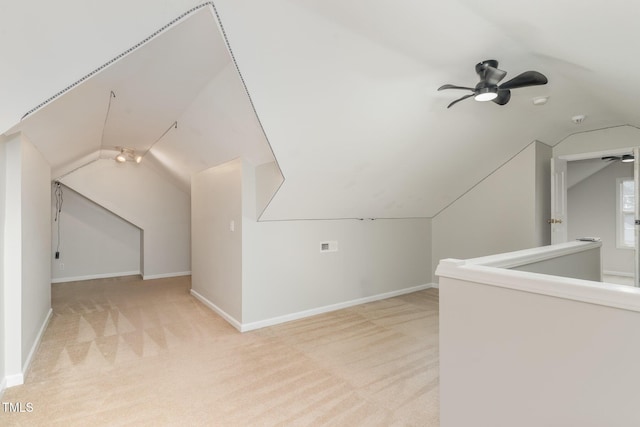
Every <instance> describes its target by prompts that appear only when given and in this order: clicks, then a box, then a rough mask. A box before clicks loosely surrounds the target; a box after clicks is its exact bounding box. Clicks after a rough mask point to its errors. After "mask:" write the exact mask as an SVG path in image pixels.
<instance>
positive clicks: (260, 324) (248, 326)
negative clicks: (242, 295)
mask: <svg viewBox="0 0 640 427" xmlns="http://www.w3.org/2000/svg"><path fill="white" fill-rule="evenodd" d="M432 287H433V283H428V284H426V285H419V286H414V287H411V288H405V289H399V290H397V291H391V292H385V293H383V294H377V295H372V296H369V297H364V298H357V299H354V300H350V301H345V302H339V303H336V304H330V305H325V306H323V307H318V308H312V309H310V310H303V311H299V312H297V313H291V314H285V315H284V316H277V317H272V318H271V319H265V320H259V321H257V322H250V323H243V324H242V325H241V328H240V331H241V332H247V331H253V330H255V329H260V328H265V327H267V326H273V325H278V324H280V323H285V322H290V321H292V320H299V319H304V318H305V317H311V316H315V315H318V314H322V313H328V312H330V311H336V310H341V309H343V308H348V307H353V306H355V305H360V304H365V303H368V302H373V301H379V300H382V299H387V298H393V297H397V296H400V295H405V294H410V293H413V292H417V291H421V290H423V289H429V288H432Z"/></svg>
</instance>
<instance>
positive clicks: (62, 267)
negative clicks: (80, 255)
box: [60, 262, 64, 270]
mask: <svg viewBox="0 0 640 427" xmlns="http://www.w3.org/2000/svg"><path fill="white" fill-rule="evenodd" d="M60 270H64V262H61V263H60Z"/></svg>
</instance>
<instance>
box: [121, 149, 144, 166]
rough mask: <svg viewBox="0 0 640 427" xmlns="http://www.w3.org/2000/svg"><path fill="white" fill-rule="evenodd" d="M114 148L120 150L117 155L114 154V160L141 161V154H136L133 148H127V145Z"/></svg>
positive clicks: (123, 161)
mask: <svg viewBox="0 0 640 427" xmlns="http://www.w3.org/2000/svg"><path fill="white" fill-rule="evenodd" d="M116 148H118V149H119V150H120V153H118V155H117V156H116V162H118V163H125V162H127V161H129V162H136V163H140V162H141V161H142V156H141V155H139V154H136V151H135V150H134V149H133V148H127V147H116Z"/></svg>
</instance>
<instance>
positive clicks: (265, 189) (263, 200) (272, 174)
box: [255, 162, 284, 218]
mask: <svg viewBox="0 0 640 427" xmlns="http://www.w3.org/2000/svg"><path fill="white" fill-rule="evenodd" d="M283 181H284V178H283V176H282V172H280V168H279V167H278V164H277V163H276V162H270V163H265V164H263V165H259V166H257V167H256V171H255V182H256V203H255V204H256V213H257V215H258V218H260V216H261V215H262V212H264V210H265V208H266V207H267V206H268V205H269V202H270V201H271V199H272V197H273V195H274V194H275V193H276V191H277V190H278V188H279V187H280V185H281V184H282V182H283Z"/></svg>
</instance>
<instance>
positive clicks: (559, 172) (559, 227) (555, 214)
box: [548, 158, 567, 245]
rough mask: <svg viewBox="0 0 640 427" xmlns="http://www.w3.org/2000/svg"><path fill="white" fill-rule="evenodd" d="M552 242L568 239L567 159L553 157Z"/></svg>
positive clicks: (562, 241)
mask: <svg viewBox="0 0 640 427" xmlns="http://www.w3.org/2000/svg"><path fill="white" fill-rule="evenodd" d="M548 221H549V223H550V224H551V244H552V245H555V244H557V243H564V242H566V241H567V161H566V160H563V159H557V158H553V159H551V218H549V220H548Z"/></svg>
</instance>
